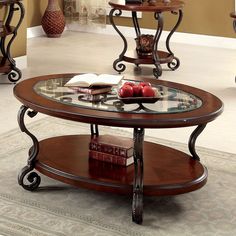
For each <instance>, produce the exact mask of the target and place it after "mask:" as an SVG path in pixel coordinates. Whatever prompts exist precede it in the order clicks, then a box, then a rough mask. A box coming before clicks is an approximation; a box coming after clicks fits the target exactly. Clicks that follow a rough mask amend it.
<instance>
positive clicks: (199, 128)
mask: <svg viewBox="0 0 236 236" xmlns="http://www.w3.org/2000/svg"><path fill="white" fill-rule="evenodd" d="M205 127H206V124H202V125H198V126H197V128H196V129H195V130H194V131H193V132H192V134H191V136H190V138H189V142H188V148H189V151H190V153H191V154H192V156H193V159H194V160H198V161H200V157H199V156H198V154H197V153H196V150H195V143H196V140H197V137H198V136H199V135H200V134H201V132H202V131H203V130H204V129H205Z"/></svg>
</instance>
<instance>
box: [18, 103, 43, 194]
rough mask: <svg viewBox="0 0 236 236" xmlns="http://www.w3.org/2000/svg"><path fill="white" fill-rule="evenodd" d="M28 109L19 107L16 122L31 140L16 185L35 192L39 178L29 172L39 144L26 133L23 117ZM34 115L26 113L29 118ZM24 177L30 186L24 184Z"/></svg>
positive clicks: (32, 112) (32, 166) (33, 137)
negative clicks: (31, 144) (27, 155)
mask: <svg viewBox="0 0 236 236" xmlns="http://www.w3.org/2000/svg"><path fill="white" fill-rule="evenodd" d="M28 109H29V108H28V107H26V106H21V108H20V110H19V112H18V117H17V120H18V124H19V126H20V129H21V131H22V132H25V133H26V134H27V135H29V136H30V138H31V139H32V141H33V146H32V147H31V148H30V151H29V158H28V161H27V165H26V166H25V167H24V168H23V169H22V170H21V171H20V173H19V175H18V183H19V185H21V186H22V187H23V188H24V189H26V190H30V191H32V190H35V189H36V188H37V187H38V186H39V184H40V182H41V178H40V176H39V175H38V174H37V173H36V172H31V171H32V170H33V169H34V166H35V160H36V157H37V155H38V152H39V142H38V140H37V138H36V137H35V136H34V135H33V134H31V133H30V132H29V131H28V129H27V128H26V127H25V123H24V116H25V113H26V111H27V110H28ZM36 114H37V112H35V111H28V112H27V115H28V116H29V117H31V118H32V117H34V116H35V115H36ZM26 176H27V180H28V182H29V183H30V184H25V183H24V178H25V177H26Z"/></svg>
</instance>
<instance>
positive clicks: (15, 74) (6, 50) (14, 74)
mask: <svg viewBox="0 0 236 236" xmlns="http://www.w3.org/2000/svg"><path fill="white" fill-rule="evenodd" d="M15 5H18V7H15ZM18 10H20V18H19V21H18V23H17V25H16V26H15V28H14V32H13V36H12V37H11V39H10V40H9V42H8V44H7V45H6V46H5V44H6V40H5V39H6V37H4V38H2V40H1V52H2V54H3V56H4V57H5V58H7V60H8V61H9V63H10V65H11V72H10V73H9V74H8V79H9V80H10V81H11V82H16V81H18V80H19V79H20V78H21V77H22V73H21V71H20V69H18V68H17V67H16V62H15V60H14V59H13V58H12V56H11V53H10V48H11V45H12V43H13V41H14V39H15V37H16V35H17V31H18V28H19V27H20V25H21V23H22V21H23V18H24V15H25V9H24V6H23V4H22V3H21V2H15V3H12V4H11V5H10V9H9V14H8V16H7V19H6V26H8V27H9V26H10V24H11V21H12V18H13V14H14V11H18Z"/></svg>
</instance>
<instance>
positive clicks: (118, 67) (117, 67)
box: [109, 9, 128, 73]
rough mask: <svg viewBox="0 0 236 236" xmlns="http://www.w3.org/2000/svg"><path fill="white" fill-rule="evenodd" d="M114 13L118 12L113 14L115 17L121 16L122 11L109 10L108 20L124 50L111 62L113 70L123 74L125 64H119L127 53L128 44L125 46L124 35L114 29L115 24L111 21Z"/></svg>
mask: <svg viewBox="0 0 236 236" xmlns="http://www.w3.org/2000/svg"><path fill="white" fill-rule="evenodd" d="M115 11H118V13H116V14H115V16H120V15H121V14H122V11H121V10H118V9H111V11H110V13H109V19H110V23H111V25H112V26H113V28H114V29H115V31H116V32H117V33H118V34H119V35H120V37H121V38H122V40H123V42H124V49H123V51H122V52H121V54H120V56H119V58H118V59H116V60H115V61H114V62H113V68H114V70H116V71H117V72H119V73H121V72H123V71H124V70H125V69H126V66H125V64H123V63H120V62H121V61H123V57H124V55H125V53H126V51H127V48H128V44H127V40H126V38H125V37H124V35H123V34H122V33H121V32H120V31H119V29H118V28H117V27H116V25H115V23H114V20H113V13H114V12H115Z"/></svg>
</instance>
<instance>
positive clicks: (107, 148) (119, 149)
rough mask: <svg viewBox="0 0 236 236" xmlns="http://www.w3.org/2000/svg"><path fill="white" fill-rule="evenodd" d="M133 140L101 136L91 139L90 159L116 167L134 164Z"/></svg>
mask: <svg viewBox="0 0 236 236" xmlns="http://www.w3.org/2000/svg"><path fill="white" fill-rule="evenodd" d="M133 150H134V149H133V140H132V139H131V138H126V137H119V136H112V135H99V136H95V137H92V138H91V141H90V143H89V158H91V159H95V160H99V161H104V162H109V163H112V164H115V165H121V166H129V165H131V164H133V162H134V159H133Z"/></svg>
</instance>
